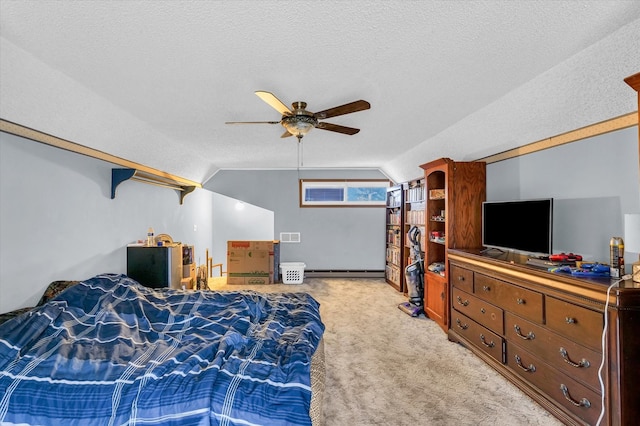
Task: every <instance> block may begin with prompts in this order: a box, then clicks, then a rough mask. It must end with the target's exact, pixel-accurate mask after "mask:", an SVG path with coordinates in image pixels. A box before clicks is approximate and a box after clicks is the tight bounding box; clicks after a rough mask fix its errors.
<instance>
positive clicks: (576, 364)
mask: <svg viewBox="0 0 640 426" xmlns="http://www.w3.org/2000/svg"><path fill="white" fill-rule="evenodd" d="M560 355H561V356H562V359H564V362H566V363H567V364H569V365H570V366H572V367H576V368H587V367H589V366H590V365H591V364H590V363H589V361H587V360H586V359H584V358H582V360H581V361H580V362H573V361H571V359H570V358H569V355H568V354H567V350H566V349H565V348H560Z"/></svg>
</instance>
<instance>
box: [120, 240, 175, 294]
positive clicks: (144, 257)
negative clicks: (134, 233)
mask: <svg viewBox="0 0 640 426" xmlns="http://www.w3.org/2000/svg"><path fill="white" fill-rule="evenodd" d="M127 276H129V277H130V278H133V279H134V280H136V281H137V282H139V283H140V284H142V285H144V286H146V287H151V288H163V287H170V288H180V280H182V245H180V244H176V245H174V246H163V247H147V246H128V247H127Z"/></svg>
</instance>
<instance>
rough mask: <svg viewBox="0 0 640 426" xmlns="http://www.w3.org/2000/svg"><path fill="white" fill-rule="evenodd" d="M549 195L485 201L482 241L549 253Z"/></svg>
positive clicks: (520, 249)
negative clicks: (525, 198) (514, 199)
mask: <svg viewBox="0 0 640 426" xmlns="http://www.w3.org/2000/svg"><path fill="white" fill-rule="evenodd" d="M552 231H553V199H551V198H546V199H538V200H517V201H486V202H484V203H483V204H482V245H483V246H485V247H490V248H498V249H505V250H517V251H522V252H528V253H543V254H550V253H551V249H552Z"/></svg>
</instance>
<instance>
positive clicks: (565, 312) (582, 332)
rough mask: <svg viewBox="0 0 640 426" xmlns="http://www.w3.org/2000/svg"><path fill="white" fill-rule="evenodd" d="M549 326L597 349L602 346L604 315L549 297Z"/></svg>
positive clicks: (547, 302) (547, 311) (547, 308)
mask: <svg viewBox="0 0 640 426" xmlns="http://www.w3.org/2000/svg"><path fill="white" fill-rule="evenodd" d="M545 307H546V317H547V327H549V328H550V329H552V330H555V331H557V332H558V333H560V334H562V335H563V336H566V337H568V338H569V339H570V340H572V341H574V342H576V343H580V344H582V345H585V346H588V347H590V348H592V349H595V350H596V351H600V350H601V347H602V328H603V327H604V315H603V313H602V312H597V311H592V310H591V309H587V308H583V307H582V306H577V305H574V304H572V303H569V302H565V301H562V300H559V299H555V298H553V297H547V299H546V302H545Z"/></svg>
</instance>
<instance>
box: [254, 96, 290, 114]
mask: <svg viewBox="0 0 640 426" xmlns="http://www.w3.org/2000/svg"><path fill="white" fill-rule="evenodd" d="M256 95H258V97H259V98H260V99H262V100H263V101H265V102H266V103H268V104H269V105H270V106H271V107H272V108H273V109H275V110H276V111H278V112H279V113H280V114H281V115H291V114H292V112H291V110H290V109H289V107H288V106H286V105H285V104H283V103H282V101H281V100H280V99H278V98H276V97H275V95H274V94H273V93H271V92H263V91H261V90H258V91H257V92H256Z"/></svg>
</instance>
